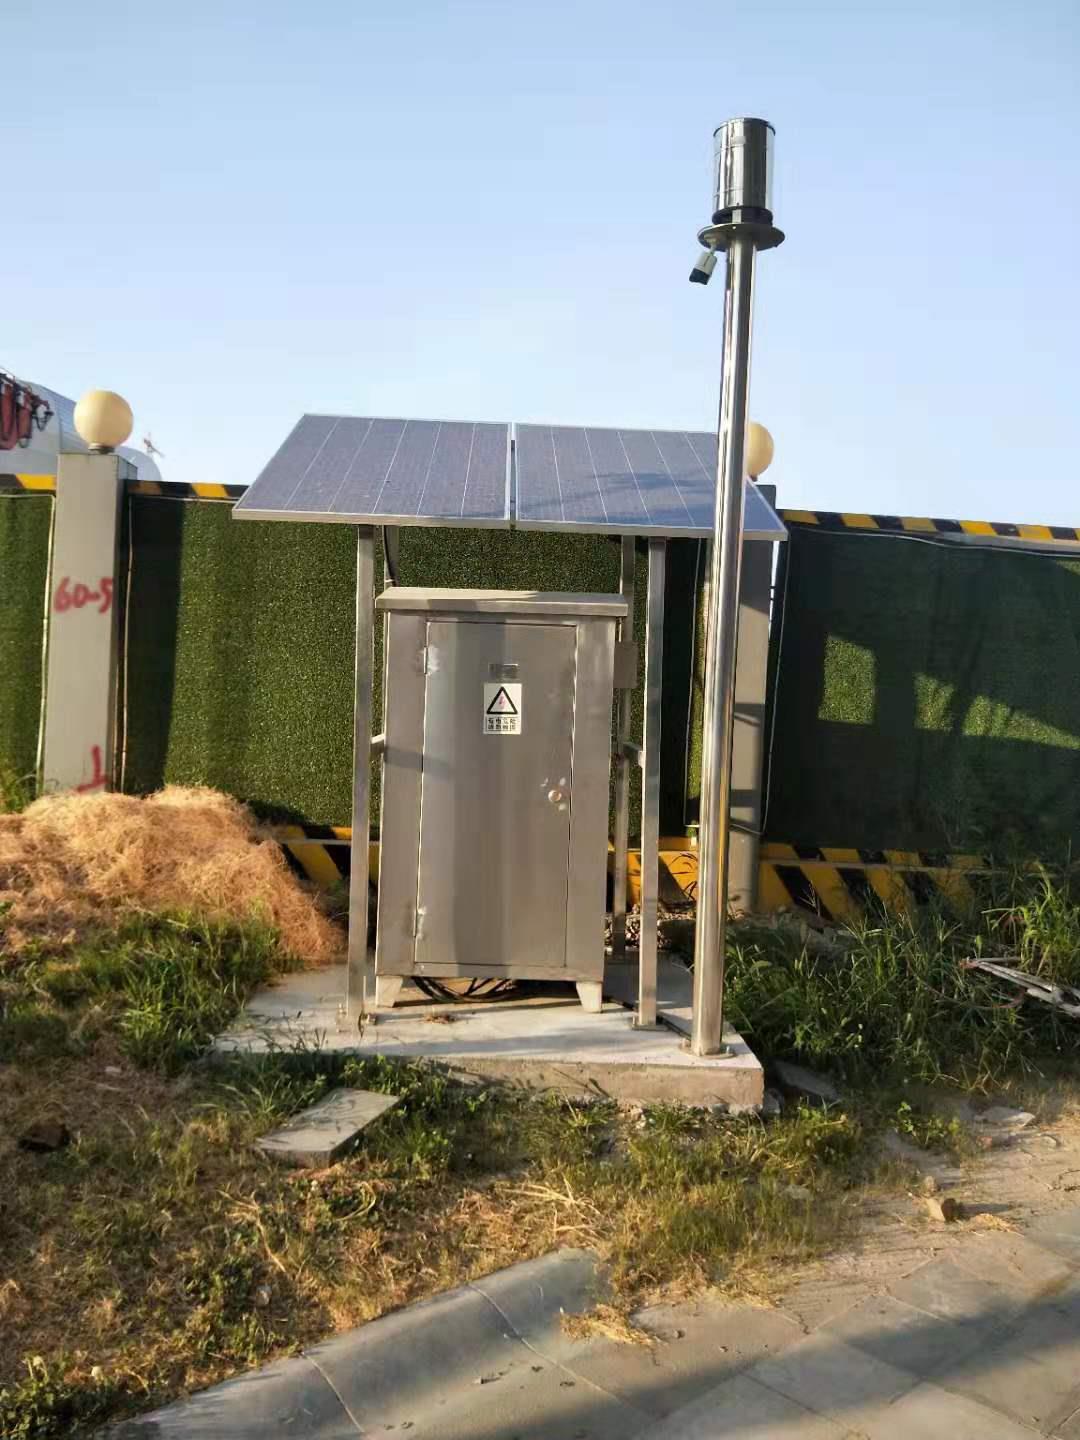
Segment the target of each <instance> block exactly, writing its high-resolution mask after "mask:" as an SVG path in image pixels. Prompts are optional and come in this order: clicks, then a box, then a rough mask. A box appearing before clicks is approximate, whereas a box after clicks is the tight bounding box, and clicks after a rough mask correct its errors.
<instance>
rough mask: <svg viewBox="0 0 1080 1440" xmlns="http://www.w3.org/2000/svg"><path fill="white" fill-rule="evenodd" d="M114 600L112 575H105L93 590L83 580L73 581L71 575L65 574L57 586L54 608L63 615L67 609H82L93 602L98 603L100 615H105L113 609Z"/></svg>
mask: <svg viewBox="0 0 1080 1440" xmlns="http://www.w3.org/2000/svg"><path fill="white" fill-rule="evenodd" d="M112 602H113V580H112V576H111V575H103V576H102V577H101V579H100V580H99V581H98V588H97V589H96V590H91V589H90V586H89V585H84V584H83V582H82V581H81V580H78V581H76V583H75V584H74V585H72V583H71V576H70V575H65V576H64V578H63V579H62V580H61V581H60V584H59V585H58V586H57V587H56V594H55V595H54V596H53V609H54V610H56V611H57V612H58V613H59V614H61V615H63V614H64V612H65V611H67V610H81V609H82V608H83V606H85V605H90V604H91V603H93V604H96V605H97V611H98V614H99V615H105V614H107V613H108V612H109V611H110V610H111V609H112Z"/></svg>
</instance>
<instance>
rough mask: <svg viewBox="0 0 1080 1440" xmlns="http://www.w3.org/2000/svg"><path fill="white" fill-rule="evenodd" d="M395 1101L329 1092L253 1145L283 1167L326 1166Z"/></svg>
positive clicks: (354, 1092) (343, 1090)
mask: <svg viewBox="0 0 1080 1440" xmlns="http://www.w3.org/2000/svg"><path fill="white" fill-rule="evenodd" d="M399 1098H400V1097H399V1096H397V1095H383V1094H381V1093H380V1092H379V1091H377V1090H353V1089H348V1088H341V1089H338V1090H331V1091H330V1093H329V1094H328V1095H324V1096H323V1098H322V1099H321V1100H319V1101H317V1102H316V1103H315V1104H314V1105H309V1106H308V1108H307V1109H306V1110H301V1112H300V1113H299V1115H294V1116H292V1118H291V1119H290V1120H286V1122H285V1124H284V1125H279V1126H278V1127H277V1129H276V1130H271V1131H270V1133H269V1134H268V1135H263V1136H261V1137H260V1138H259V1139H258V1140H256V1141H255V1145H256V1148H257V1149H259V1150H261V1151H262V1152H263V1154H264V1155H268V1156H269V1157H270V1158H271V1159H272V1160H278V1161H280V1162H281V1163H282V1164H283V1165H307V1166H310V1167H312V1168H316V1167H319V1166H322V1165H330V1164H332V1163H333V1162H334V1161H335V1160H336V1159H337V1157H338V1156H339V1155H343V1154H344V1153H345V1151H346V1150H347V1149H348V1148H349V1146H350V1145H351V1144H352V1143H353V1142H354V1140H355V1139H356V1137H357V1136H358V1135H359V1134H360V1132H361V1131H362V1130H364V1129H366V1128H367V1126H368V1125H370V1124H371V1122H372V1121H373V1120H377V1119H378V1118H379V1116H380V1115H384V1114H385V1113H386V1111H387V1110H389V1109H390V1107H391V1106H393V1105H396V1104H397V1103H398V1100H399Z"/></svg>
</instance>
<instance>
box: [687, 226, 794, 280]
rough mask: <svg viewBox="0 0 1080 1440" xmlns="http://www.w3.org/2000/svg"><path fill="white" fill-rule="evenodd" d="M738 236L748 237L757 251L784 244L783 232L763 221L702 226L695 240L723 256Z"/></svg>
mask: <svg viewBox="0 0 1080 1440" xmlns="http://www.w3.org/2000/svg"><path fill="white" fill-rule="evenodd" d="M739 235H741V236H743V238H744V239H745V238H746V237H747V236H749V237H750V239H752V240H753V242H754V246H755V248H756V249H758V250H775V249H776V247H777V245H782V244H783V243H784V232H783V231H782V230H778V229H777V228H776V226H775V225H772V224H770V223H769V222H768V221H765V220H740V221H738V222H735V221H731V220H726V221H725V222H724V223H723V224H722V225H704V226H702V228H701V229H700V230H699V231H698V236H697V238H698V241H699V243H700V244H702V245H705V246H706V247H707V248H708V249H710V250H715V251H717V252H719V253H720V254H723V253H724V251H726V250H727V248H728V246H729V245H730V244H731V242H732V241H733V240H734V239H735V238H736V237H737V236H739ZM691 278H693V277H691Z"/></svg>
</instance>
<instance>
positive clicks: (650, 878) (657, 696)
mask: <svg viewBox="0 0 1080 1440" xmlns="http://www.w3.org/2000/svg"><path fill="white" fill-rule="evenodd" d="M666 552H667V542H666V541H664V540H650V541H649V588H648V605H647V609H646V618H645V726H644V733H643V736H642V740H643V750H644V766H643V773H642V777H641V936H640V939H639V941H638V1008H637V1016H636V1018H635V1022H634V1023H635V1024H636V1025H639V1026H651V1025H655V1024H656V943H657V922H658V916H657V910H656V904H657V896H658V892H659V888H660V716H661V710H662V707H663V693H662V692H663V680H664V573H665V564H666V559H667V553H666Z"/></svg>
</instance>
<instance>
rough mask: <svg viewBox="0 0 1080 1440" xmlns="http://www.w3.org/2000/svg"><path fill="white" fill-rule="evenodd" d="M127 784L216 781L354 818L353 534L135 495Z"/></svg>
mask: <svg viewBox="0 0 1080 1440" xmlns="http://www.w3.org/2000/svg"><path fill="white" fill-rule="evenodd" d="M129 525H130V551H129V553H130V554H131V556H132V562H131V580H130V599H129V604H128V609H127V627H128V645H127V664H126V683H125V690H126V727H125V728H126V739H125V741H124V767H123V780H124V788H125V789H126V790H129V791H133V792H135V793H141V792H145V791H149V790H154V789H156V788H158V787H159V786H160V785H162V784H164V783H166V782H175V783H179V784H189V785H190V784H205V785H213V786H216V787H218V788H220V789H222V790H226V791H228V792H230V793H231V794H234V795H236V796H238V797H239V798H240V799H242V800H245V801H247V802H249V803H250V804H252V805H253V806H255V807H256V809H257V810H258V811H259V812H260V813H262V814H264V815H266V816H268V817H271V818H275V819H280V820H293V821H299V822H308V823H312V824H341V823H343V822H344V823H347V822H348V818H349V813H350V803H351V801H350V797H351V793H352V780H351V773H352V703H353V701H352V689H353V678H352V677H353V657H354V645H353V626H354V619H355V575H356V536H355V532H354V531H353V530H352V529H351V528H350V527H349V526H339V525H328V526H318V527H316V526H313V525H293V524H274V525H256V524H254V523H250V524H240V523H239V522H237V521H234V520H233V519H232V515H231V509H230V507H229V506H227V505H217V504H212V503H206V502H200V501H190V502H184V501H177V500H159V499H154V498H142V497H133V498H132V499H131V501H130V502H129Z"/></svg>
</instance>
